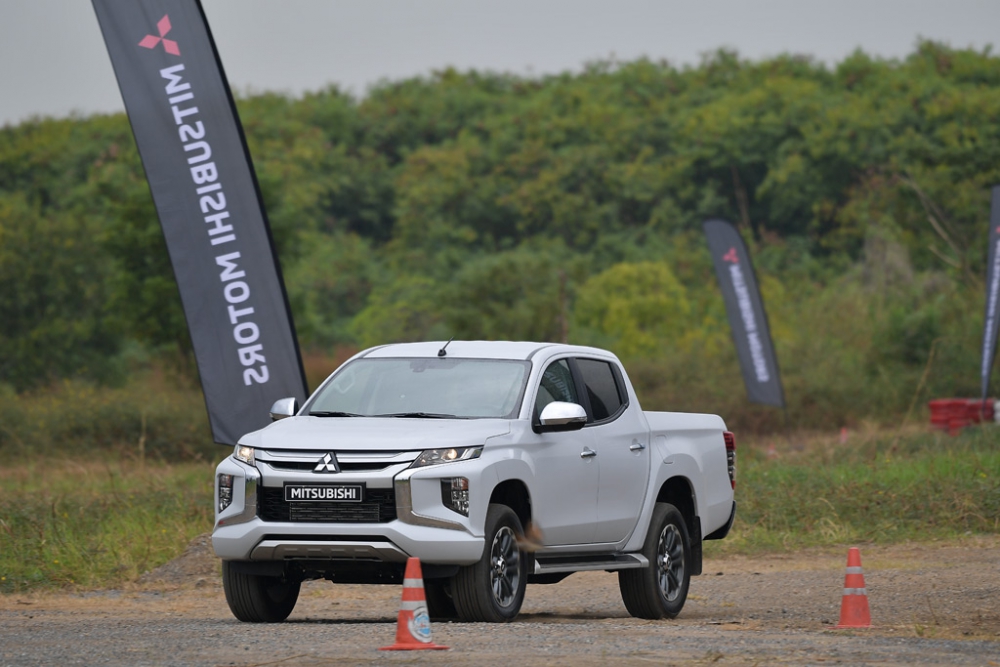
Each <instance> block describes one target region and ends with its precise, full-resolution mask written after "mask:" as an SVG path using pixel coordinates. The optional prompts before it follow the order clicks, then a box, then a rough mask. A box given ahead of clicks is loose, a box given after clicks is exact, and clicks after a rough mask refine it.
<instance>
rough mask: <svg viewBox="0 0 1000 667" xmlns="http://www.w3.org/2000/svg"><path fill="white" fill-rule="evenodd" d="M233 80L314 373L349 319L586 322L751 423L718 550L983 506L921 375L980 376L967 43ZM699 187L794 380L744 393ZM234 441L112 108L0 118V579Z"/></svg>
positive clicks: (381, 324)
mask: <svg viewBox="0 0 1000 667" xmlns="http://www.w3.org/2000/svg"><path fill="white" fill-rule="evenodd" d="M238 107H239V112H240V114H241V117H242V120H243V122H244V126H245V129H246V133H247V138H248V143H249V146H250V150H251V154H252V156H253V160H254V164H255V168H256V171H257V173H258V177H259V181H260V184H261V188H262V191H263V197H264V201H265V204H266V207H267V211H268V215H269V217H270V221H271V224H272V228H273V231H274V238H275V240H276V243H277V246H278V253H279V256H280V258H281V262H282V268H283V273H284V276H285V278H286V283H287V288H288V292H289V295H290V298H291V305H292V311H293V314H294V317H295V322H296V326H297V329H298V333H299V339H300V342H301V345H302V348H303V350H304V351H305V353H306V355H305V362H306V371H307V375H308V377H309V383H310V386H312V387H315V386H316V385H317V384H318V382H319V381H320V380H321V379H322V378H323V377H324V376H325V375H326V374H327V373H329V372H330V371H331V370H333V368H335V367H336V365H337V363H338V362H339V361H340V360H342V359H344V358H345V357H346V356H347V355H349V354H350V353H352V351H355V350H357V349H360V348H361V347H364V346H367V345H370V344H377V343H386V342H393V341H403V340H430V339H448V338H451V337H452V336H454V337H456V338H459V339H461V338H469V339H533V340H558V341H563V340H565V341H567V342H571V343H580V344H592V345H597V346H601V347H606V348H609V349H611V350H613V351H615V352H616V353H618V354H619V356H620V357H621V358H622V360H623V362H624V364H625V366H626V369H627V370H628V372H629V374H630V376H631V379H632V381H633V383H634V385H635V386H636V388H637V391H638V393H639V396H640V399H641V401H642V404H643V407H644V408H646V409H650V410H680V411H697V412H711V413H717V414H720V415H722V416H723V417H724V418H725V419H726V422H727V424H728V426H729V427H730V428H731V429H732V430H733V431H735V432H736V433H737V437H738V439H739V441H740V442H741V443H743V446H742V447H741V449H740V481H739V487H738V499H739V501H740V512H739V516H740V518H739V521H738V523H737V524H736V527H735V529H734V534H733V536H732V537H731V538H730V539H727V540H725V541H723V542H721V543H717V544H711V545H709V551H708V553H720V552H721V553H732V552H739V553H751V552H755V551H762V550H763V551H768V550H782V549H792V548H799V547H803V546H815V545H824V544H841V543H843V542H853V541H869V542H871V541H874V542H881V541H902V540H924V539H956V538H960V537H961V536H962V535H964V534H966V533H967V532H968V533H972V534H979V533H997V532H1000V528H998V524H997V521H998V519H997V517H998V516H1000V499H998V494H1000V491H998V488H1000V487H998V486H997V484H998V482H997V479H998V477H1000V474H998V471H1000V458H998V454H997V448H996V444H995V443H996V442H997V440H998V438H997V432H996V430H994V429H993V428H983V429H971V430H969V431H967V432H966V433H965V434H963V435H962V436H961V437H958V438H948V437H946V436H943V435H937V434H928V433H926V432H923V427H922V425H923V424H926V422H927V412H926V408H925V406H926V401H927V400H928V399H932V398H941V397H948V396H965V397H974V396H977V395H978V393H979V355H980V341H981V331H982V322H983V310H984V308H983V303H984V300H985V299H984V284H983V283H984V272H985V262H986V242H987V224H988V220H989V209H990V187H991V186H993V185H994V184H996V183H1000V124H998V123H996V119H997V118H998V117H1000V58H998V57H997V56H995V55H993V54H991V53H990V52H989V51H988V50H987V51H984V52H977V51H971V50H962V49H952V48H949V47H947V46H945V45H941V44H936V43H933V42H921V43H919V44H918V45H917V46H916V48H915V49H914V51H913V53H912V54H911V55H910V56H909V57H907V58H905V59H903V60H899V61H897V60H888V61H887V60H879V59H876V58H871V57H869V56H867V55H865V54H863V53H860V52H858V53H855V54H853V55H852V56H850V57H849V58H847V59H845V60H844V61H843V62H841V63H839V64H837V65H836V66H834V67H832V68H831V67H827V66H825V65H823V64H821V63H816V62H813V61H811V60H809V59H808V58H802V57H792V56H782V57H778V58H774V59H770V60H765V61H760V62H748V61H744V60H741V59H740V58H739V57H737V55H736V54H733V53H729V52H724V51H721V52H718V53H715V54H712V55H711V56H708V57H706V58H705V60H704V62H702V64H700V65H699V66H697V67H685V68H677V67H674V66H671V65H670V64H668V63H654V62H649V61H646V60H640V61H636V62H630V63H600V62H598V63H592V64H591V65H589V66H587V67H586V68H585V69H584V71H582V72H581V73H579V74H563V75H558V76H549V77H541V78H523V77H518V76H514V75H507V74H493V73H484V72H456V71H453V70H446V71H442V72H436V73H434V74H432V75H430V76H427V77H422V78H414V79H409V80H405V81H399V82H386V83H384V84H381V85H379V86H377V87H376V88H374V89H373V90H371V91H369V93H368V94H367V95H366V96H365V97H364V98H363V99H355V98H353V97H351V96H349V95H346V94H344V93H342V92H340V91H338V90H336V89H334V88H331V89H328V90H323V91H318V92H315V93H311V94H308V95H305V96H303V97H302V98H298V99H292V98H288V97H284V96H281V95H275V94H264V95H254V96H249V97H245V98H242V99H240V100H238ZM710 216H720V217H724V218H727V219H729V220H730V221H732V222H734V223H735V224H736V225H737V226H738V228H739V229H740V231H741V233H742V234H743V236H744V238H745V239H746V240H747V242H748V245H749V247H750V249H751V253H752V255H753V257H754V263H755V266H756V271H757V275H758V278H759V280H760V283H761V287H762V291H763V295H764V300H765V304H766V308H767V311H768V316H769V320H770V324H771V329H772V333H773V335H774V339H775V345H776V349H777V354H778V360H779V366H780V369H781V374H782V380H783V383H784V387H785V395H786V396H787V401H788V408H787V410H784V411H779V410H774V409H771V408H764V407H760V406H754V405H751V404H749V403H747V401H746V397H745V392H744V390H743V385H742V380H741V375H740V371H739V367H738V363H737V360H736V355H735V352H734V350H733V346H732V342H731V338H730V333H729V326H728V323H727V320H726V316H725V310H724V305H723V302H722V299H721V297H720V295H719V292H718V289H717V287H716V284H715V277H714V273H713V270H712V265H711V259H710V257H709V255H708V251H707V247H706V244H705V242H704V238H703V234H702V231H701V223H702V221H703V220H704V219H705V218H707V217H710ZM998 383H1000V373H994V381H993V385H992V387H993V393H994V394H997V393H1000V392H997V389H998V388H1000V384H998ZM276 398H277V397H276ZM900 425H903V427H904V428H903V429H902V430H903V433H904V435H903V436H899V437H897V435H896V433H897V429H899V428H900ZM843 427H846V428H848V429H849V430H850V432H851V433H852V434H854V435H852V437H851V438H850V439H849V441H848V443H846V444H844V445H841V444H840V443H839V441H835V439H832V438H831V439H830V440H829V441H824V440H823V438H822V437H821V436H817V437H815V438H812V439H800V438H799V437H798V436H795V435H791V434H797V433H824V432H825V433H837V432H839V430H840V429H841V428H843ZM859 433H862V434H865V433H870V434H871V435H865V436H859V435H857V434H859ZM772 442H773V443H775V444H776V447H775V451H776V453H777V456H773V457H772V456H769V455H768V451H769V443H772ZM803 443H804V444H803ZM226 453H227V452H226V451H225V448H222V447H219V446H217V445H213V444H212V443H211V442H210V434H209V429H208V424H207V418H206V415H205V408H204V404H203V401H202V397H201V394H200V391H199V382H198V377H197V371H196V369H195V364H194V360H193V357H192V354H191V347H190V341H189V339H188V335H187V331H186V325H185V320H184V317H183V313H182V310H181V306H180V301H179V298H178V294H177V289H176V285H175V283H174V280H173V276H172V272H171V268H170V262H169V259H168V256H167V253H166V249H165V246H164V243H163V238H162V234H161V232H160V229H159V225H158V222H157V218H156V214H155V211H154V209H153V205H152V200H151V198H150V195H149V190H148V187H147V185H146V182H145V177H144V173H143V171H142V168H141V163H140V161H139V157H138V154H137V152H136V148H135V144H134V141H133V138H132V134H131V131H130V130H129V126H128V121H127V119H126V118H125V116H124V115H111V116H92V117H87V118H68V119H36V120H32V121H29V122H26V123H22V124H20V125H17V126H6V127H3V128H0V457H2V459H3V461H4V465H3V467H2V468H0V578H2V579H0V590H3V591H23V590H29V589H35V588H45V587H53V586H104V585H119V584H121V583H123V582H127V581H130V580H132V579H134V578H135V577H136V576H138V575H139V574H140V573H141V572H143V571H145V570H147V569H149V568H152V567H155V566H156V565H158V564H160V563H162V562H164V561H165V560H167V559H169V558H171V557H172V556H175V555H177V554H178V553H180V550H181V549H182V548H183V546H184V545H185V544H187V541H188V540H189V539H191V538H192V537H194V536H196V535H198V534H201V533H204V532H206V531H207V530H209V529H210V527H211V526H210V524H211V514H212V512H211V507H212V505H211V469H212V466H213V464H214V462H215V461H216V460H217V459H219V458H221V457H222V456H224V455H225V454H226Z"/></svg>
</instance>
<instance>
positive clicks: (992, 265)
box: [981, 185, 1000, 400]
mask: <svg viewBox="0 0 1000 667" xmlns="http://www.w3.org/2000/svg"><path fill="white" fill-rule="evenodd" d="M987 257H988V259H987V262H986V319H985V321H984V322H983V357H982V359H983V361H982V370H981V382H982V398H983V399H984V400H985V399H986V395H987V394H988V393H989V391H990V374H991V372H992V370H993V357H994V355H996V351H997V329H998V328H1000V303H998V301H1000V185H996V186H993V201H992V204H991V205H990V245H989V252H988V255H987Z"/></svg>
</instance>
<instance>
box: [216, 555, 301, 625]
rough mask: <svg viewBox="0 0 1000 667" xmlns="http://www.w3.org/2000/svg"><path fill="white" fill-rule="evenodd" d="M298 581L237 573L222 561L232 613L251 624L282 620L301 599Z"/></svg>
mask: <svg viewBox="0 0 1000 667" xmlns="http://www.w3.org/2000/svg"><path fill="white" fill-rule="evenodd" d="M300 585H301V583H300V582H298V581H290V580H288V579H285V578H283V577H268V576H263V575H259V574H245V573H243V572H237V571H236V568H235V567H234V566H233V565H232V564H231V563H230V562H229V561H222V588H223V589H224V590H225V591H226V602H228V603H229V609H230V611H232V612H233V616H235V617H236V618H238V619H239V620H241V621H245V622H248V623H280V622H281V621H283V620H285V619H286V618H288V615H289V614H291V613H292V609H294V608H295V603H296V602H297V601H298V599H299V587H300Z"/></svg>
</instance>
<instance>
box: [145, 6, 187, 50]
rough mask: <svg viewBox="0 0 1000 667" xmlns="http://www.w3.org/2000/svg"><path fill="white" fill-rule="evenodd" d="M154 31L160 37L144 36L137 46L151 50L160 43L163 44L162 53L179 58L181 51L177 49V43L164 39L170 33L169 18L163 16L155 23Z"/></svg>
mask: <svg viewBox="0 0 1000 667" xmlns="http://www.w3.org/2000/svg"><path fill="white" fill-rule="evenodd" d="M156 29H157V30H159V32H160V36H159V37H157V36H156V35H146V36H145V37H143V38H142V41H141V42H139V46H144V47H146V48H147V49H152V48H154V47H155V46H156V45H157V44H159V43H160V42H163V50H164V51H166V52H167V53H169V54H170V55H172V56H179V55H180V54H181V50H180V49H179V48H177V42H175V41H174V40H172V39H167V37H166V35H167V33H168V32H170V17H169V16H167V15H166V14H164V15H163V18H162V19H160V20H159V21H158V22H157V24H156Z"/></svg>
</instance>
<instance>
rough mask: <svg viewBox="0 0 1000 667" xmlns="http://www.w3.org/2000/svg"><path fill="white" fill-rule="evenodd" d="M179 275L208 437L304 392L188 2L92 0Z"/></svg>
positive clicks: (228, 118) (272, 257)
mask: <svg viewBox="0 0 1000 667" xmlns="http://www.w3.org/2000/svg"><path fill="white" fill-rule="evenodd" d="M93 4H94V10H95V11H96V12H97V19H98V22H99V23H100V25H101V31H102V32H103V33H104V41H105V43H106V44H107V46H108V53H109V55H110V56H111V64H112V65H113V66H114V70H115V75H116V77H117V78H118V86H119V88H120V89H121V93H122V98H123V99H124V101H125V108H126V110H127V111H128V117H129V121H130V122H131V124H132V132H133V134H134V135H135V141H136V144H137V145H138V146H139V155H140V156H141V158H142V164H143V167H144V168H145V170H146V178H147V179H148V181H149V188H150V190H151V192H152V194H153V203H154V204H155V205H156V212H157V214H158V215H159V218H160V225H161V226H162V228H163V235H164V237H165V238H166V241H167V248H168V250H169V252H170V262H171V264H172V265H173V268H174V275H175V276H176V278H177V286H178V288H179V290H180V295H181V302H182V303H183V305H184V314H185V316H186V318H187V323H188V329H189V330H190V333H191V342H192V343H193V345H194V353H195V358H196V359H197V362H198V371H199V373H200V375H201V383H202V389H203V390H204V392H205V403H206V405H207V407H208V416H209V420H210V422H211V424H212V436H213V437H214V439H215V441H216V442H218V443H221V444H235V443H236V441H237V439H238V438H239V437H240V436H241V435H243V434H244V433H246V432H248V431H251V430H254V429H257V428H261V427H263V426H265V425H266V424H267V423H268V422H269V419H268V409H269V408H270V406H271V404H272V403H273V402H274V400H275V399H278V398H282V397H286V396H295V397H296V398H298V399H299V401H300V402H301V401H302V400H303V399H304V398H305V394H306V382H305V374H304V373H303V369H302V360H301V355H300V354H299V349H298V342H297V340H296V337H295V329H294V325H293V323H292V316H291V311H290V309H289V307H288V298H287V296H286V294H285V287H284V283H283V281H282V278H281V268H280V266H279V265H278V259H277V255H276V254H275V251H274V244H273V241H272V239H271V231H270V227H269V226H268V222H267V216H266V214H265V212H264V206H263V201H262V200H261V196H260V189H259V187H258V185H257V179H256V176H255V174H254V171H253V166H252V164H251V161H250V153H249V151H248V149H247V145H246V139H245V137H244V135H243V128H242V126H241V125H240V121H239V117H238V115H237V113H236V106H235V104H234V102H233V98H232V94H231V92H230V90H229V84H228V83H227V81H226V76H225V74H224V73H223V71H222V63H221V62H220V60H219V57H218V53H217V52H216V49H215V43H214V42H213V40H212V35H211V33H210V32H209V30H208V23H207V21H206V19H205V14H204V11H203V10H202V7H201V4H200V3H199V2H198V0H93Z"/></svg>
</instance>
